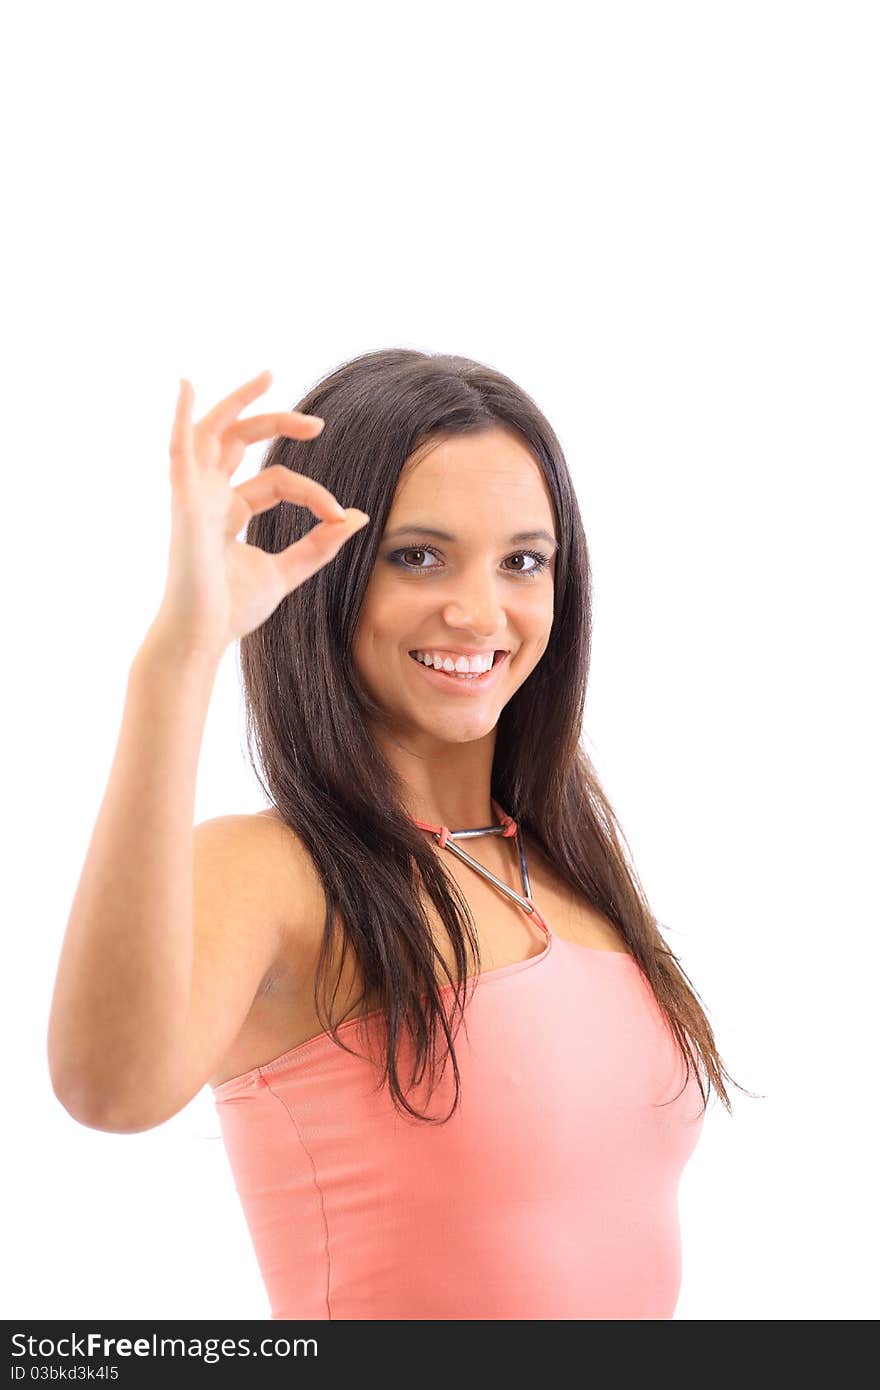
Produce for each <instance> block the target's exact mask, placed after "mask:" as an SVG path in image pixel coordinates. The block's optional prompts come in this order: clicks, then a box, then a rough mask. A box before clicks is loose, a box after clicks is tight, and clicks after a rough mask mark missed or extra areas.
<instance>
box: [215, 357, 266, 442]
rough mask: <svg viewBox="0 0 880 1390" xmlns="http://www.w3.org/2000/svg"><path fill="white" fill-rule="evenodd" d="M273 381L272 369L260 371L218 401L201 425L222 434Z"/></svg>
mask: <svg viewBox="0 0 880 1390" xmlns="http://www.w3.org/2000/svg"><path fill="white" fill-rule="evenodd" d="M271 381H272V373H271V372H270V371H265V372H260V375H259V376H255V377H253V379H252V380H251V381H246V382H245V384H244V386H239V387H238V389H237V390H235V391H233V392H231V394H230V395H228V396H224V398H223V400H222V401H218V402H217V404H216V405H215V406H213V407H212V408H211V409H210V410H209V411H208V413H207V415H205V416H204V417H203V419H202V420H201V421H200V422H199V424H200V426H201V427H203V428H204V427H207V428H208V429H209V430H215V431H217V432H219V433H221V434H222V433H223V431H224V430H225V429H227V428H228V426H229V425H231V424H232V422H233V420H235V419H236V417H237V416H238V415H239V414H240V413H241V411H242V410H244V408H245V406H246V405H250V403H251V401H255V400H256V399H257V396H261V395H262V394H263V392H264V391H265V390H267V389H268V387H269V385H270V384H271Z"/></svg>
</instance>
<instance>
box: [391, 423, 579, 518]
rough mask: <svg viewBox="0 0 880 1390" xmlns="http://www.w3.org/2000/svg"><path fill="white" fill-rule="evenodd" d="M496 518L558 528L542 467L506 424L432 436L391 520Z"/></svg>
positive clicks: (407, 469)
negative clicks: (467, 431) (492, 427)
mask: <svg viewBox="0 0 880 1390" xmlns="http://www.w3.org/2000/svg"><path fill="white" fill-rule="evenodd" d="M441 514H442V515H443V516H445V517H446V518H447V519H451V518H452V517H457V518H458V519H459V523H460V524H461V525H462V526H464V524H465V522H466V521H467V519H468V517H471V518H472V519H476V518H477V517H479V518H481V519H485V518H486V517H487V516H494V517H495V518H496V519H498V520H504V519H506V518H512V519H521V520H523V521H524V522H525V521H533V522H534V523H535V524H536V525H537V524H538V523H539V522H540V523H541V524H543V525H545V526H547V528H548V529H549V530H552V529H553V503H552V499H551V495H550V490H549V488H548V487H547V483H546V480H545V478H544V474H543V472H542V471H541V468H540V465H539V464H538V462H537V460H536V459H535V458H534V456H533V455H532V453H531V451H530V450H529V449H528V448H527V447H526V445H525V444H524V443H523V441H522V440H521V439H520V438H519V436H518V435H517V434H516V433H515V432H514V431H513V430H508V429H504V428H497V429H491V430H483V431H480V432H479V433H478V434H465V435H455V436H451V437H444V438H440V439H432V440H429V441H428V442H427V443H426V444H425V445H423V446H421V447H420V448H419V449H416V450H415V451H414V452H413V453H412V454H411V455H410V457H409V458H408V459H407V461H406V463H405V464H404V467H403V471H402V473H401V476H400V481H399V483H398V485H397V490H396V492H395V494H394V501H393V503H392V507H391V512H390V513H389V517H388V524H389V525H391V524H395V525H396V524H398V523H399V522H401V521H410V520H412V521H424V522H427V521H428V520H429V519H430V520H437V519H438V517H439V516H440V515H441Z"/></svg>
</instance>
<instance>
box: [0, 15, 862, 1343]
mask: <svg viewBox="0 0 880 1390" xmlns="http://www.w3.org/2000/svg"><path fill="white" fill-rule="evenodd" d="M877 19H878V14H877V8H876V6H874V5H872V4H868V3H865V4H857V3H846V2H845V0H835V3H833V4H832V3H825V4H816V3H805V2H804V0H799V3H790V4H788V3H774V2H773V0H760V3H743V0H740V3H738V4H736V5H728V4H720V3H708V2H707V0H700V2H699V3H664V4H656V3H638V4H636V3H622V2H621V0H613V3H602V4H582V5H580V6H572V5H571V4H568V3H547V2H546V0H545V3H542V4H540V5H529V6H525V5H516V4H511V3H493V4H486V3H480V0H470V2H469V3H467V4H465V3H463V0H444V3H443V4H442V5H412V4H399V5H394V4H389V3H381V2H380V3H374V4H371V5H360V4H353V3H352V4H349V5H339V4H332V3H322V4H320V5H311V4H310V5H296V4H281V3H253V2H252V3H250V4H248V5H247V6H244V5H242V4H240V3H236V4H228V3H223V4H218V3H216V0H212V3H210V4H208V3H198V4H195V3H186V0H176V2H175V3H174V4H167V3H166V4H153V5H151V6H150V7H149V8H147V9H137V8H133V7H131V6H128V5H124V6H119V5H116V4H109V3H107V4H96V3H81V4H78V5H75V6H70V5H61V4H40V3H32V4H29V5H20V6H17V7H15V9H14V11H9V12H8V14H7V18H6V20H5V23H4V32H3V38H4V42H3V44H2V48H3V50H4V57H3V74H2V75H3V80H2V82H0V101H2V116H3V130H4V152H3V162H4V174H3V186H4V190H5V193H6V195H7V212H6V215H5V217H4V221H3V230H2V235H3V242H4V247H3V256H2V267H3V280H4V284H3V302H4V314H3V317H4V320H5V324H4V329H3V337H2V353H3V360H2V370H3V385H4V388H5V403H4V411H3V427H4V439H3V491H2V498H3V504H4V511H5V534H6V541H5V544H4V546H3V548H2V558H3V567H4V568H3V599H4V618H3V639H4V658H5V660H4V667H5V677H4V682H3V687H4V706H5V730H4V733H5V747H4V779H3V780H4V783H5V788H6V794H5V797H4V804H3V818H4V822H5V826H4V829H3V844H4V848H5V850H6V851H7V854H8V859H7V866H6V870H5V873H4V875H3V885H4V898H5V902H4V904H3V919H4V944H5V952H4V956H5V962H6V969H5V970H4V972H3V973H4V991H3V994H4V999H3V1003H4V1007H3V1010H2V1013H3V1030H4V1034H3V1037H4V1042H3V1046H4V1055H5V1061H6V1065H5V1068H4V1076H3V1107H2V1110H3V1128H4V1131H5V1134H4V1138H3V1141H2V1157H0V1163H2V1191H3V1199H4V1209H3V1213H2V1220H3V1230H4V1242H3V1243H4V1247H5V1258H4V1269H3V1276H2V1277H3V1280H4V1286H3V1289H2V1305H3V1316H5V1317H8V1318H11V1317H22V1318H31V1319H36V1318H47V1319H48V1318H65V1319H67V1318H70V1319H75V1318H85V1317H98V1316H99V1317H101V1318H107V1319H109V1318H144V1319H153V1318H156V1319H158V1318H190V1317H191V1318H201V1317H204V1318H212V1319H231V1318H266V1317H268V1316H269V1310H268V1300H267V1298H266V1295H265V1293H264V1291H263V1287H262V1283H261V1280H260V1277H259V1272H258V1269H257V1265H256V1260H255V1257H254V1255H253V1252H252V1249H251V1246H250V1240H249V1236H248V1233H247V1230H246V1227H245V1224H244V1218H243V1216H242V1213H241V1210H240V1208H239V1206H238V1202H237V1197H236V1194H235V1190H234V1186H233V1182H232V1177H231V1173H230V1171H229V1170H228V1167H227V1163H226V1159H225V1154H224V1151H223V1147H222V1142H221V1140H220V1138H219V1133H220V1131H219V1126H218V1123H217V1120H216V1117H215V1113H214V1107H213V1102H212V1098H211V1095H210V1092H209V1091H208V1090H205V1091H204V1092H203V1093H202V1094H200V1096H198V1097H197V1098H196V1100H195V1101H193V1103H192V1104H191V1105H190V1106H189V1107H187V1109H186V1110H185V1111H183V1112H182V1113H181V1114H180V1115H178V1116H177V1117H176V1118H175V1119H174V1120H172V1121H171V1122H169V1123H168V1124H166V1125H164V1126H161V1127H160V1128H159V1129H157V1130H153V1131H150V1132H148V1133H145V1134H141V1135H111V1134H105V1133H102V1132H99V1131H93V1130H88V1129H86V1128H83V1127H81V1126H79V1125H77V1124H76V1123H75V1122H74V1121H73V1120H72V1119H71V1118H70V1116H69V1115H68V1114H67V1113H66V1112H65V1111H64V1110H63V1109H62V1107H61V1106H60V1104H59V1103H58V1101H57V1100H56V1099H55V1097H54V1095H53V1092H52V1088H51V1084H50V1080H49V1075H48V1068H47V1061H46V1051H45V1048H46V1029H47V1020H48V1010H49V1004H50V999H51V993H52V988H53V984H54V976H55V968H56V964H57V959H58V954H59V951H60V947H61V941H62V937H63V934H64V929H65V926H66V922H67V915H68V912H69V909H70V904H71V901H72V898H73V894H74V891H75V888H76V884H77V880H78V877H79V872H80V869H81V866H82V860H83V857H84V855H85V850H86V847H87V844H88V840H89V837H90V834H91V829H92V825H93V823H94V819H95V816H96V815H97V811H98V808H99V806H100V802H101V799H102V796H103V792H104V788H105V785H106V779H107V775H108V773H109V769H110V765H111V761H112V758H113V754H114V750H115V743H116V737H117V734H118V729H119V721H120V718H121V713H122V700H123V695H124V690H125V682H126V678H127V673H128V668H129V664H130V661H131V658H132V656H133V654H134V652H135V650H136V649H137V647H138V645H139V644H140V641H141V639H142V637H143V635H144V633H145V631H146V628H147V626H148V625H149V623H150V621H151V619H152V616H153V614H154V612H155V609H156V607H157V605H158V602H159V600H160V597H161V594H162V589H163V586H164V576H165V564H166V559H167V544H168V522H169V490H168V478H167V471H168V454H167V448H168V439H169V434H170V428H171V420H172V416H173V410H174V403H175V398H176V394H177V383H178V378H179V377H180V376H188V377H189V378H190V379H191V381H192V382H193V384H194V387H195V391H196V413H197V414H201V413H203V411H204V410H205V409H207V407H208V406H209V405H210V404H212V403H213V402H214V401H215V400H216V399H218V398H219V396H221V395H223V394H226V392H227V391H229V390H231V389H232V388H233V387H234V386H236V385H238V384H239V383H240V382H242V381H244V380H246V379H248V378H250V377H251V376H254V375H256V374H257V372H259V371H260V370H262V369H263V368H266V367H268V368H270V369H271V370H272V372H273V377H274V381H273V385H272V387H271V388H270V390H269V391H268V393H267V394H266V395H265V396H264V397H261V398H260V400H259V401H258V403H257V405H256V406H255V407H254V408H253V410H252V412H251V413H256V412H257V411H263V410H267V409H276V408H277V409H287V408H289V407H291V406H292V405H293V404H294V403H295V402H296V400H298V399H299V397H300V396H301V394H302V393H303V392H304V391H305V390H306V389H307V388H308V387H309V386H310V385H311V384H312V383H313V382H314V381H316V380H317V379H318V378H319V377H320V376H322V375H323V374H324V373H326V372H327V371H329V370H330V369H332V368H333V367H335V366H337V365H339V364H340V363H341V362H343V361H345V360H347V359H348V358H350V357H351V356H353V355H355V354H356V353H359V352H362V351H365V350H368V349H374V348H378V347H391V346H405V347H416V348H419V349H423V350H428V351H434V352H436V351H444V352H455V353H461V354H464V355H466V356H471V357H475V358H477V359H479V360H482V361H484V362H487V363H489V364H491V365H493V366H495V367H497V368H499V369H501V370H502V371H504V372H506V373H508V374H509V375H510V376H512V377H513V378H514V379H515V380H516V381H518V382H519V383H520V384H521V385H522V386H523V387H524V388H525V389H526V390H527V391H528V392H529V393H530V394H532V395H533V396H534V398H535V399H536V400H537V402H538V404H539V405H540V406H541V407H542V409H543V410H544V411H545V413H546V414H547V415H548V417H549V418H550V420H551V421H552V423H553V424H554V427H555V429H556V430H557V432H558V434H559V436H560V438H561V440H562V443H563V447H564V449H565V451H566V455H567V458H568V462H569V465H570V468H571V470H572V473H573V476H574V478H575V482H576V487H577V492H578V496H579V499H580V504H581V508H582V512H583V515H584V519H585V526H586V530H587V539H588V543H589V545H590V549H591V556H592V562H593V567H594V576H595V650H594V660H593V665H592V671H591V677H590V686H589V692H588V702H587V716H586V723H585V736H586V739H587V745H588V747H589V749H590V751H591V753H592V755H593V757H594V759H595V761H596V764H597V766H598V769H599V772H600V775H601V777H602V779H603V783H604V786H605V788H606V790H607V792H608V794H609V795H610V797H611V800H612V803H613V804H614V806H615V808H616V810H617V812H618V814H619V815H620V817H621V820H622V823H623V826H624V829H625V832H626V834H627V837H628V839H629V841H630V844H631V846H632V850H633V854H634V856H635V861H636V864H637V867H638V869H639V872H640V876H641V878H642V881H643V883H644V885H645V888H646V891H647V893H648V897H649V900H650V902H651V905H652V907H653V909H654V911H655V912H656V913H657V915H658V916H659V918H660V919H661V921H663V922H664V923H667V924H669V940H670V941H671V943H672V944H673V946H674V948H675V949H676V950H677V951H678V952H679V954H680V955H681V958H682V963H683V964H684V966H685V968H686V970H687V971H688V973H689V975H690V977H691V979H692V980H693V981H694V983H695V985H696V986H697V988H698V990H699V992H700V996H701V998H702V1000H703V1002H704V1005H705V1006H706V1007H707V1009H708V1011H709V1016H710V1021H711V1022H712V1024H713V1027H714V1028H715V1031H716V1038H717V1041H718V1044H719V1047H720V1049H721V1052H722V1056H723V1057H724V1059H725V1061H726V1063H727V1065H728V1067H729V1068H730V1069H731V1071H732V1072H733V1075H734V1076H735V1077H736V1078H737V1080H739V1081H740V1082H741V1083H742V1084H743V1085H744V1086H746V1087H747V1088H749V1089H750V1090H753V1091H757V1092H760V1093H762V1094H763V1095H764V1096H765V1097H766V1098H765V1099H760V1100H752V1099H749V1098H748V1097H747V1096H743V1095H741V1094H740V1093H738V1092H737V1091H735V1090H734V1091H733V1092H732V1094H733V1099H734V1115H733V1118H730V1117H728V1116H727V1115H726V1113H725V1112H724V1110H723V1108H722V1107H721V1106H720V1104H719V1103H718V1102H717V1101H713V1104H712V1106H711V1107H710V1111H709V1115H708V1117H707V1120H706V1125H705V1129H704V1134H703V1137H702V1140H701V1142H700V1144H699V1146H698V1148H697V1150H696V1152H695V1153H694V1155H693V1157H692V1159H691V1161H690V1162H689V1164H688V1166H687V1168H686V1170H685V1173H684V1176H683V1179H682V1185H681V1218H682V1239H683V1250H684V1275H683V1282H682V1288H681V1296H680V1299H679V1304H678V1308H677V1312H676V1317H677V1318H680V1319H695V1320H703V1319H706V1320H713V1321H714V1320H728V1319H730V1320H735V1319H867V1318H874V1317H876V1316H877V1313H878V1311H880V1310H878V1302H880V1300H878V1297H877V1290H876V1278H875V1269H876V1258H875V1252H876V1245H877V1236H878V1231H877V1208H876V1202H875V1195H874V1193H875V1178H876V1164H877V1150H876V1148H875V1147H874V1143H873V1137H872V1136H873V1126H874V1119H875V1112H876V1108H877V1107H876V1102H875V1099H874V1095H875V1091H876V1073H877V1047H876V1036H877V979H876V976H877V964H878V953H877V946H876V938H877V930H878V925H880V924H878V909H877V893H876V862H877V857H876V856H877V843H878V817H877V810H876V805H877V772H878V758H877V752H878V747H877V738H876V733H875V724H876V702H877V698H878V691H877V682H876V672H875V660H876V606H877V605H876V599H877V585H876V567H875V565H874V564H873V563H871V562H872V561H873V560H874V557H875V555H876V548H877V543H876V533H877V525H878V515H877V512H876V510H874V509H872V508H871V507H870V506H869V495H870V491H871V489H872V488H873V487H874V485H875V483H876V475H877V464H878V448H877V443H878V401H877V382H878V321H880V315H878V311H880V295H878V246H880V217H878V181H877V175H878V138H877V136H878V120H880V110H878V107H880V100H878V86H877V71H878V60H880V52H878V47H880V45H878V37H877V29H876V25H877ZM10 194H11V201H10V200H9V195H10ZM264 448H265V446H263V445H258V446H255V447H254V448H252V449H251V450H250V451H249V454H248V456H247V458H246V459H245V462H244V464H243V465H242V468H241V470H240V471H239V474H238V475H236V481H243V480H244V478H245V477H248V476H250V475H251V474H252V473H253V472H256V471H257V469H258V467H259V462H260V458H261V457H262V453H263V450H264ZM341 500H342V501H343V503H344V504H345V503H347V501H348V499H346V498H344V497H343V498H342V499H341ZM236 658H237V650H236V649H235V648H230V649H229V650H228V652H227V654H226V658H225V660H224V664H223V666H222V667H221V670H220V673H219V675H218V678H217V681H216V685H215V688H214V695H213V699H212V703H211V707H210V712H209V717H208V723H207V728H206V732H205V739H204V743H203V747H202V755H201V761H200V766H199V780H198V791H197V804H196V819H197V820H203V819H206V818H208V817H210V816H214V815H222V814H226V813H230V812H247V811H256V810H259V809H260V808H261V807H262V806H263V805H264V804H265V803H264V800H263V797H262V793H261V791H260V789H259V787H258V785H257V784H256V781H255V779H254V777H253V774H252V773H251V771H250V769H249V767H248V765H247V762H246V759H245V755H244V742H243V722H242V717H241V701H240V692H239V684H238V672H237V666H236Z"/></svg>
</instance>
